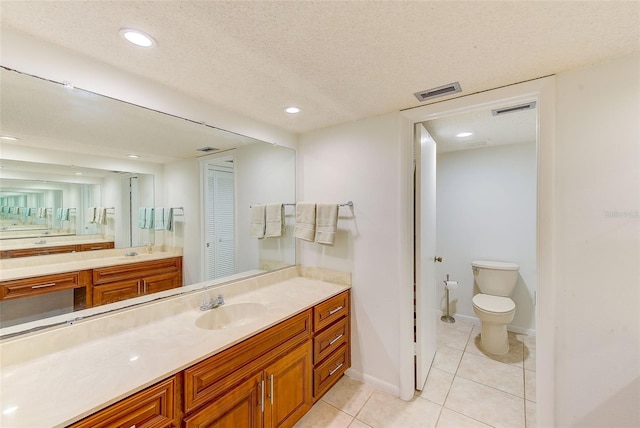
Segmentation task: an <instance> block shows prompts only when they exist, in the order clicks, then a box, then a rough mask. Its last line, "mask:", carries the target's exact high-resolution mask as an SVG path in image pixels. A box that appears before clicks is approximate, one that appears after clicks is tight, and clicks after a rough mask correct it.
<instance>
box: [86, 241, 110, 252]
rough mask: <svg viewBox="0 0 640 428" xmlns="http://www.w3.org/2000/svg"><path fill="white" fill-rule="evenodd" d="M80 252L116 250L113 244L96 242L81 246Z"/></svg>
mask: <svg viewBox="0 0 640 428" xmlns="http://www.w3.org/2000/svg"><path fill="white" fill-rule="evenodd" d="M79 247H80V251H94V250H110V249H112V248H114V243H113V242H94V243H92V244H80V246H79Z"/></svg>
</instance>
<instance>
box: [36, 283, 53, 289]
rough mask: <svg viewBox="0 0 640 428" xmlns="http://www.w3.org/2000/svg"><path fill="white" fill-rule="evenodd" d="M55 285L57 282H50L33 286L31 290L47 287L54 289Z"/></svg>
mask: <svg viewBox="0 0 640 428" xmlns="http://www.w3.org/2000/svg"><path fill="white" fill-rule="evenodd" d="M55 285H56V283H55V282H50V283H49V284H41V285H32V286H31V288H45V287H53V286H55Z"/></svg>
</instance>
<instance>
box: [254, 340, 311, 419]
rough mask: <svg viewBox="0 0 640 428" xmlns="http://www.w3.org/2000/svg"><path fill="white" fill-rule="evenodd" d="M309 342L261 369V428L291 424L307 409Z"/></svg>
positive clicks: (308, 393) (308, 397) (309, 403)
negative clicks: (263, 387)
mask: <svg viewBox="0 0 640 428" xmlns="http://www.w3.org/2000/svg"><path fill="white" fill-rule="evenodd" d="M311 374H312V363H311V342H310V341H307V342H305V343H304V344H303V345H301V346H299V347H298V348H296V349H295V350H293V351H292V352H290V353H288V354H286V355H285V356H283V357H282V358H280V359H279V360H277V361H276V362H275V363H273V364H272V365H270V366H269V367H267V369H266V370H265V378H266V388H267V391H266V394H267V399H266V400H265V401H266V403H265V411H264V426H265V428H275V427H292V426H293V425H294V424H295V423H296V422H297V421H298V420H299V419H300V418H301V417H302V416H303V415H304V414H305V413H307V412H308V411H309V409H311V405H312V403H313V399H312V396H311Z"/></svg>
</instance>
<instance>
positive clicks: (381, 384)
mask: <svg viewBox="0 0 640 428" xmlns="http://www.w3.org/2000/svg"><path fill="white" fill-rule="evenodd" d="M345 375H347V376H349V377H350V378H351V379H353V380H357V381H359V382H362V383H365V384H367V385H370V386H373V387H374V388H376V389H379V390H381V391H384V392H386V393H388V394H391V395H393V396H394V397H400V387H399V386H397V385H392V384H390V383H388V382H385V381H383V380H381V379H378V378H377V377H373V376H370V375H367V374H363V373H360V372H358V371H356V370H353V369H351V368H350V369H347V371H346V372H345Z"/></svg>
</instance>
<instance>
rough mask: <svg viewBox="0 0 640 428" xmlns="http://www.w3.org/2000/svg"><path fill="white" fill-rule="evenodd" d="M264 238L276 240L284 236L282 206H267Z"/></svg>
mask: <svg viewBox="0 0 640 428" xmlns="http://www.w3.org/2000/svg"><path fill="white" fill-rule="evenodd" d="M265 211H266V214H265V229H264V237H265V238H276V237H278V236H283V235H284V205H282V204H267V206H266V208H265Z"/></svg>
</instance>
